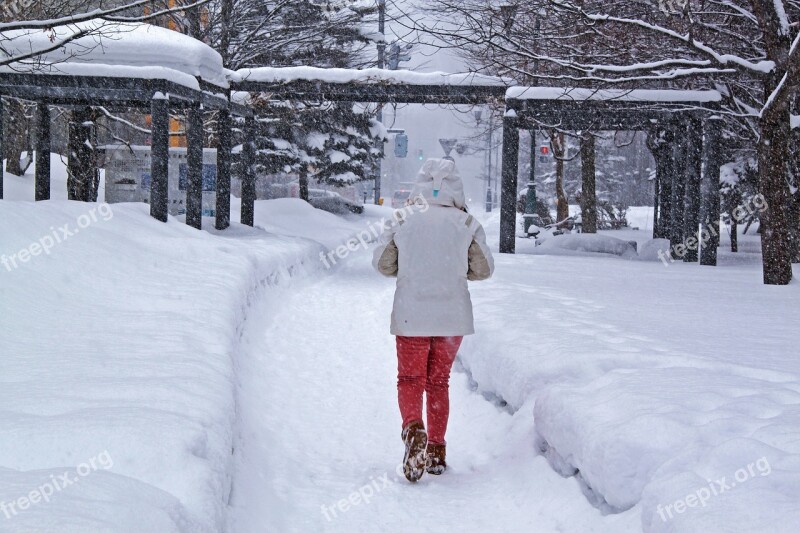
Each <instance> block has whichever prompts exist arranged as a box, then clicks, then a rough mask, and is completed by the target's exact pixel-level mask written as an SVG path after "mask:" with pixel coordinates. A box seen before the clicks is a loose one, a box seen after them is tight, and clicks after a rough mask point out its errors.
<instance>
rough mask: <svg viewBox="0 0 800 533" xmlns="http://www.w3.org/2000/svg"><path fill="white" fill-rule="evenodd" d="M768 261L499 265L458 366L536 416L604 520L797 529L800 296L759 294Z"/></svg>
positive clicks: (600, 258)
mask: <svg viewBox="0 0 800 533" xmlns="http://www.w3.org/2000/svg"><path fill="white" fill-rule="evenodd" d="M496 222H497V221H496V217H492V219H491V220H489V221H487V223H486V225H487V229H488V230H489V232H490V233H492V234H493V236H494V238H495V239H496V234H497V231H496V229H495V228H496V227H497V224H496ZM604 233H606V234H608V235H614V234H615V233H617V232H604ZM556 238H558V237H556ZM745 240H748V241H752V238H749V239H745ZM724 241H725V239H724ZM532 244H533V243H532V242H530V241H524V240H518V251H520V252H522V253H525V252H526V251H530V250H531V247H532ZM725 244H726V243H725V242H723V245H725ZM759 263H760V257H758V256H757V255H756V254H752V253H749V254H748V253H740V254H731V253H730V252H726V251H724V248H723V249H722V250H721V253H720V266H719V267H717V268H712V267H700V266H698V265H696V264H683V263H670V264H669V266H665V265H664V264H663V263H661V262H655V263H646V262H639V261H629V260H625V259H621V258H617V257H613V256H608V255H601V254H597V255H596V256H595V257H592V258H587V256H585V255H584V256H580V257H569V256H562V255H548V256H525V255H518V256H516V257H509V256H502V257H499V258H498V268H497V271H498V273H497V275H496V276H495V278H494V279H493V280H490V281H488V282H486V283H483V284H477V285H475V286H474V287H473V289H472V290H473V301H474V302H475V306H476V309H477V310H478V312H477V315H476V316H477V324H476V329H477V330H478V331H479V332H480V333H481V334H479V335H475V336H474V337H470V338H468V339H467V340H466V341H465V343H464V348H463V349H462V354H461V359H462V362H463V363H464V365H465V367H466V368H467V369H468V370H469V372H470V374H471V376H472V377H473V379H474V380H476V381H477V383H478V384H479V388H480V390H482V391H485V392H487V393H491V395H494V396H498V397H500V398H502V399H503V400H504V401H506V402H508V404H509V405H510V406H511V408H512V409H515V410H517V409H518V410H519V411H522V412H524V413H526V415H530V414H532V413H533V414H534V415H535V424H536V434H537V441H538V442H537V445H538V446H539V447H540V448H541V449H542V450H543V451H544V452H545V455H546V456H547V457H548V458H549V459H550V460H551V462H552V464H553V465H554V467H555V468H556V469H557V470H559V471H561V472H562V473H564V474H565V475H571V474H574V473H575V472H576V471H579V476H578V478H579V480H580V482H581V484H582V485H583V486H584V488H585V490H586V492H587V497H588V498H590V499H591V500H592V501H594V502H596V504H597V505H598V507H599V508H601V509H603V510H605V511H606V512H620V511H625V510H626V509H630V508H633V509H635V510H636V509H638V511H637V512H641V514H642V527H643V529H644V530H645V531H675V532H687V531H786V532H789V531H797V529H798V527H800V509H798V507H797V505H796V502H797V501H800V468H798V467H799V466H800V424H798V420H799V418H798V417H800V408H798V406H800V363H798V358H797V356H798V354H799V353H800V352H798V349H797V343H796V339H795V334H796V324H797V323H798V319H800V308H798V305H797V304H798V301H799V300H800V298H799V295H798V292H797V290H798V284H797V282H794V283H793V284H792V285H790V286H789V287H782V288H777V287H768V286H763V285H761V284H760V281H761V280H760V268H759ZM519 411H517V412H519ZM629 512H630V511H629Z"/></svg>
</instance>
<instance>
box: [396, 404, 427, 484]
mask: <svg viewBox="0 0 800 533" xmlns="http://www.w3.org/2000/svg"><path fill="white" fill-rule="evenodd" d="M402 437H403V444H405V445H406V453H405V455H404V456H403V474H404V475H405V476H406V479H407V480H409V481H410V482H412V483H415V482H417V481H419V478H421V477H422V474H424V473H425V446H426V445H427V444H428V433H427V432H426V431H425V426H424V425H423V424H422V422H420V421H419V420H414V421H413V422H409V423H408V425H407V426H406V427H405V428H403V433H402Z"/></svg>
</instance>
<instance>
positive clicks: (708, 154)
mask: <svg viewBox="0 0 800 533" xmlns="http://www.w3.org/2000/svg"><path fill="white" fill-rule="evenodd" d="M703 131H704V134H705V140H704V142H703V160H704V161H703V189H704V194H703V210H702V214H701V219H702V221H703V230H702V232H701V237H702V238H703V240H704V242H703V249H702V251H701V253H700V264H701V265H709V266H716V265H717V248H718V247H719V232H720V227H719V215H720V213H719V211H720V195H719V180H720V167H721V166H722V119H721V118H720V117H711V118H708V119H706V121H705V123H704V128H703ZM734 224H735V221H734ZM731 246H732V247H736V226H735V225H734V226H733V227H732V228H731ZM734 251H736V250H734Z"/></svg>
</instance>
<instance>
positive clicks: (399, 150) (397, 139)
mask: <svg viewBox="0 0 800 533" xmlns="http://www.w3.org/2000/svg"><path fill="white" fill-rule="evenodd" d="M407 155H408V135H406V134H404V133H398V134H397V135H395V136H394V156H395V157H406V156H407Z"/></svg>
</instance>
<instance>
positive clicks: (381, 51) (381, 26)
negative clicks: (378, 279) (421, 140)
mask: <svg viewBox="0 0 800 533" xmlns="http://www.w3.org/2000/svg"><path fill="white" fill-rule="evenodd" d="M385 29H386V0H378V33H379V34H380V37H379V39H380V41H378V68H385V67H386V61H385V59H386V57H385V56H386V37H385V35H386V34H385ZM375 119H376V120H377V121H378V122H380V123H381V124H383V105H382V104H378V113H377V115H376V117H375ZM377 142H378V145H379V149H380V151H381V154H382V153H383V140H380V141H377ZM375 166H376V167H377V168H376V169H375V205H377V204H379V203H380V201H381V174H382V173H383V157H379V158H378V162H377V164H376V165H375Z"/></svg>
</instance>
